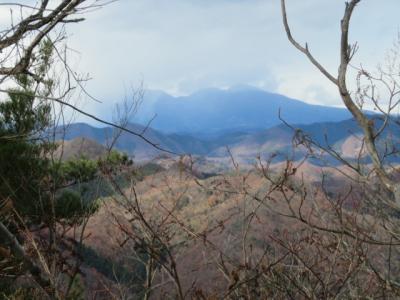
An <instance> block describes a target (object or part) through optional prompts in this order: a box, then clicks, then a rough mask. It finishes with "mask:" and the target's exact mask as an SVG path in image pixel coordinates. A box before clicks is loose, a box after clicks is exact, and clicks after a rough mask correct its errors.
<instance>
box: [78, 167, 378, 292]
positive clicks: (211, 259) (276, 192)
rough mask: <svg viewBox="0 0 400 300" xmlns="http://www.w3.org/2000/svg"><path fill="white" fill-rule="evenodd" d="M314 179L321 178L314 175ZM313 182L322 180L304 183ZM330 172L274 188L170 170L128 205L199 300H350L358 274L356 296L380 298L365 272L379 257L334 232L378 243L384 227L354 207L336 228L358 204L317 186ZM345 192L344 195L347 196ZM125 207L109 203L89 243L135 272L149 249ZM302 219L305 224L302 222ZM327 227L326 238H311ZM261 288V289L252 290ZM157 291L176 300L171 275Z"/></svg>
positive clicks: (91, 226) (303, 173) (302, 171)
mask: <svg viewBox="0 0 400 300" xmlns="http://www.w3.org/2000/svg"><path fill="white" fill-rule="evenodd" d="M288 168H289V170H291V171H290V172H292V173H293V170H294V169H296V171H295V174H293V175H294V176H293V178H292V177H291V176H290V177H291V178H292V179H290V180H291V181H292V183H291V184H290V185H288V184H286V183H285V184H283V186H282V187H279V181H280V178H283V177H284V176H285V175H284V173H285V172H287V171H288ZM285 169H286V171H285ZM317 169H319V172H320V173H318V172H317V173H315V172H316V171H317ZM310 172H311V173H312V174H317V175H316V177H315V178H314V177H309V176H307V174H309V173H310ZM323 172H329V170H327V169H323V168H318V167H316V166H313V165H311V164H308V163H303V164H301V165H300V166H299V167H297V166H295V164H294V165H293V166H287V165H286V166H284V165H282V164H278V165H274V166H273V173H274V174H275V175H274V177H275V179H274V182H275V183H272V182H271V181H270V180H269V179H268V178H266V177H265V176H263V174H262V169H261V168H260V169H258V170H253V171H248V172H243V171H232V172H231V173H230V174H224V175H218V176H213V177H210V178H207V179H199V178H198V177H196V176H193V175H192V174H193V173H192V172H189V173H188V172H187V171H186V170H179V169H175V168H170V169H169V170H166V171H162V172H159V173H156V174H154V175H151V176H148V177H146V178H145V180H143V181H141V182H139V183H137V185H136V187H135V193H136V194H137V202H136V200H134V199H131V200H132V201H133V202H134V203H135V204H134V206H138V207H140V210H141V212H142V214H143V216H144V218H145V219H146V220H147V222H149V224H151V227H152V228H153V229H154V230H157V232H158V235H160V236H162V237H163V241H164V242H165V245H166V246H167V247H169V249H170V250H171V252H172V254H173V257H174V261H175V262H174V263H175V264H176V271H177V274H179V283H180V286H181V289H182V290H183V291H184V292H185V293H189V294H190V295H192V297H200V296H199V295H203V296H204V297H211V298H212V297H217V298H221V297H223V296H224V295H230V294H231V293H233V294H236V295H240V294H242V293H248V294H249V295H253V296H252V297H256V296H257V295H259V296H261V295H270V296H274V297H278V295H283V294H286V293H287V290H289V291H290V293H292V296H295V295H297V296H296V297H297V298H299V299H300V298H307V297H305V296H304V295H303V296H302V293H301V292H300V291H299V290H298V289H299V287H298V286H297V285H298V284H299V285H300V284H301V285H303V286H304V288H305V289H308V288H310V289H311V288H312V289H313V290H312V292H313V293H315V294H316V295H320V296H321V297H327V296H329V295H330V296H332V295H334V294H335V293H337V295H343V296H344V295H349V294H348V293H349V292H350V291H349V290H348V288H349V286H347V283H346V278H347V277H348V276H350V277H351V276H353V275H355V274H356V273H357V274H358V275H357V276H354V278H353V277H351V278H348V279H347V280H350V279H351V280H357V281H358V282H357V286H359V288H360V290H359V291H358V293H360V294H364V293H369V294H373V293H375V289H376V291H378V286H379V280H378V281H377V279H376V278H374V276H372V274H370V273H368V272H367V270H364V269H363V266H362V264H365V261H366V260H368V259H372V258H373V259H374V262H378V261H379V259H377V258H376V255H377V252H376V251H375V248H374V247H371V249H369V250H368V251H367V250H366V249H364V248H363V247H361V248H360V244H359V241H357V239H354V238H353V237H352V236H353V235H354V236H358V235H359V234H361V232H360V233H358V232H354V230H352V231H349V232H348V234H349V235H348V236H347V235H346V234H344V233H343V234H341V239H342V240H337V236H336V234H333V233H330V232H329V230H339V231H340V230H345V229H346V230H347V229H349V228H351V226H350V225H354V223H356V224H359V226H360V228H361V227H363V226H368V230H370V231H371V232H375V233H376V232H378V231H379V230H380V229H379V226H378V227H376V225H374V217H373V216H370V215H368V214H366V213H365V212H364V213H361V211H362V209H361V208H355V207H354V205H353V206H352V209H350V210H346V211H344V210H342V211H341V212H340V213H341V214H342V216H341V217H342V218H344V220H342V221H341V222H342V224H340V223H338V221H339V220H338V219H337V213H338V211H337V209H338V205H340V206H351V205H350V204H349V203H351V201H352V199H353V198H352V197H356V196H357V195H356V194H354V195H350V196H348V197H347V198H346V199H336V200H335V201H337V202H335V203H333V202H332V201H333V199H329V198H328V197H327V195H326V194H325V193H324V191H323V189H321V187H320V185H315V182H313V179H316V178H320V177H319V175H320V174H322V173H323ZM330 172H331V173H333V174H334V176H333V177H331V180H332V181H333V180H342V181H346V180H345V179H344V178H345V177H344V176H343V175H340V174H341V173H340V172H337V171H334V172H332V171H330ZM342 187H343V189H342V192H343V194H344V193H346V189H345V187H344V186H342ZM131 188H132V187H127V188H125V189H124V190H123V193H124V194H125V195H132V192H133V191H132V189H131ZM306 194H307V197H306ZM126 200H127V198H125V197H120V196H116V197H111V198H107V199H104V200H103V206H102V208H101V209H100V211H99V212H98V213H97V214H96V215H95V216H94V217H93V218H91V219H90V221H89V223H88V225H87V234H88V238H87V239H86V241H85V243H86V245H88V246H89V247H91V248H93V249H95V250H96V251H97V252H98V253H100V254H101V255H103V256H105V257H108V258H109V259H111V260H113V261H115V262H116V261H118V264H122V265H124V266H125V267H126V268H127V269H129V270H131V271H132V272H134V271H135V268H133V267H132V264H131V263H130V262H131V259H132V257H133V256H136V255H138V249H139V248H140V246H139V245H138V243H139V241H142V242H143V237H142V238H141V239H137V235H138V234H139V233H138V231H141V230H144V229H143V228H142V229H140V228H141V226H143V224H141V222H140V221H137V220H135V219H136V218H137V216H136V217H135V213H134V212H132V210H134V207H131V204H132V203H130V204H129V203H126V202H125V201H126ZM339 202H341V203H339ZM347 202H349V203H347ZM303 218H304V219H306V220H304V221H301V222H299V219H300V220H301V219H303ZM307 223H310V224H312V226H311V227H310V226H309V225H307ZM327 224H329V225H327ZM326 226H328V227H329V228H328V229H327V230H326V231H325V230H322V231H316V230H315V229H313V228H314V227H320V228H325V227H326ZM99 228H102V230H99ZM360 231H361V229H360ZM344 232H345V231H344ZM338 247H339V248H340V247H345V248H346V251H345V252H344V253H342V252H340V251H338V249H339V248H338ZM335 249H336V250H335ZM360 251H361V252H360ZM365 251H367V252H365ZM335 253H336V254H335ZM165 260H166V261H169V259H168V258H165ZM292 260H299V263H300V265H298V268H299V269H298V270H296V269H293V266H289V265H287V263H288V262H289V261H292ZM378 267H379V265H378ZM286 272H289V273H288V274H286ZM281 276H283V277H281ZM292 276H293V277H292ZM304 276H305V277H304ZM117 281H118V280H117ZM283 283H285V285H286V284H287V285H288V286H287V287H286V289H287V290H286V291H285V292H283V291H280V290H279V289H280V288H283V287H282V286H281V284H283ZM135 284H137V282H127V283H125V284H123V285H119V286H118V288H119V289H122V290H123V291H124V292H123V293H128V294H129V292H128V291H132V287H133V286H135ZM260 284H261V285H263V288H261V289H260V288H255V286H253V285H260ZM353 284H355V283H354V282H353ZM152 285H153V286H155V287H157V288H154V290H152V292H151V295H152V296H153V297H154V298H164V297H171V298H174V296H173V295H175V288H174V280H172V279H171V278H170V277H169V276H168V272H167V271H166V270H165V269H163V268H161V269H160V271H159V272H156V274H155V277H154V281H153V283H152ZM113 288H116V287H115V284H114V286H113ZM252 289H253V290H252ZM301 289H302V288H301ZM121 293H122V292H121ZM281 293H283V294H281ZM200 298H201V297H200ZM211 298H210V299H211Z"/></svg>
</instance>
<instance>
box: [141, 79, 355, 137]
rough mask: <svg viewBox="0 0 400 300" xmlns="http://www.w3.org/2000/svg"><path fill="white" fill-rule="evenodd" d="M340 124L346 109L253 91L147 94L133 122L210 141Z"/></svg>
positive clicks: (154, 92) (246, 89)
mask: <svg viewBox="0 0 400 300" xmlns="http://www.w3.org/2000/svg"><path fill="white" fill-rule="evenodd" d="M279 111H280V113H281V117H282V118H283V119H284V120H285V121H287V122H288V123H291V124H311V123H316V122H338V121H342V120H345V119H349V118H350V117H351V115H350V114H349V112H348V111H347V110H346V109H342V108H335V107H327V106H320V105H310V104H307V103H304V102H301V101H299V100H295V99H291V98H288V97H285V96H283V95H279V94H274V93H269V92H266V91H264V90H260V89H257V88H253V87H247V86H241V87H234V88H231V89H227V90H221V89H204V90H200V91H198V92H196V93H193V94H191V95H189V96H182V97H173V96H171V95H168V94H166V93H164V92H160V91H147V92H146V93H145V97H144V101H143V102H142V104H141V106H140V108H139V111H138V113H137V114H136V115H135V119H134V121H135V122H137V123H140V124H147V123H148V122H149V121H150V120H152V119H153V118H154V117H155V118H154V120H152V121H151V127H152V128H153V129H157V130H161V131H163V132H167V133H189V134H196V135H197V136H198V137H200V138H203V139H204V138H208V137H209V135H213V134H214V135H215V134H220V133H227V132H239V131H241V132H252V131H256V130H260V129H267V128H270V127H273V126H276V125H279V124H282V121H281V120H280V119H279Z"/></svg>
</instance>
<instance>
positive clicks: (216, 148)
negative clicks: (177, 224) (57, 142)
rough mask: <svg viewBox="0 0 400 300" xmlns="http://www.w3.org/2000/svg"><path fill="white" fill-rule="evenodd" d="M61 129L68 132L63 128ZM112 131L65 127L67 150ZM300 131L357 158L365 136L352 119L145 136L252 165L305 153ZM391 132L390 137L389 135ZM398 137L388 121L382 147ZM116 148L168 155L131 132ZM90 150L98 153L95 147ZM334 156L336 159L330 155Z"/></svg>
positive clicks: (142, 156)
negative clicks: (298, 135) (201, 134)
mask: <svg viewBox="0 0 400 300" xmlns="http://www.w3.org/2000/svg"><path fill="white" fill-rule="evenodd" d="M375 124H376V126H377V127H378V126H380V125H381V124H382V123H381V121H379V120H377V121H376V122H375ZM128 128H129V129H131V130H134V131H135V132H143V131H144V130H145V127H143V126H141V125H137V124H129V125H128ZM59 131H60V132H63V130H59ZM113 132H114V131H113V129H112V128H109V127H105V128H96V127H92V126H90V125H87V124H84V123H75V124H71V125H69V127H68V128H66V130H65V134H64V139H66V140H67V141H68V140H73V141H75V142H74V143H70V144H72V145H75V146H74V147H72V146H69V143H66V149H69V148H72V149H77V148H78V147H77V146H76V145H82V142H79V141H81V140H79V138H80V137H84V138H85V139H89V140H93V141H96V142H97V143H98V144H101V145H103V146H107V145H109V144H110V142H111V140H112V136H113ZM296 132H301V134H302V135H307V136H309V137H310V138H312V140H313V141H314V142H315V143H317V144H319V145H321V146H322V147H325V148H328V147H329V148H331V149H334V150H335V151H337V152H338V153H341V154H342V155H343V156H344V157H347V158H355V157H357V155H358V154H359V152H360V150H361V147H362V140H361V138H360V137H361V135H362V131H361V129H360V128H359V127H358V125H357V124H356V122H355V121H354V120H353V119H348V120H344V121H340V122H320V123H313V124H306V125H303V124H300V125H292V127H288V126H287V125H284V124H282V125H279V126H274V127H271V128H268V129H265V130H258V131H253V132H227V133H220V134H214V135H211V136H208V138H207V139H203V138H199V137H198V136H197V135H196V134H176V133H174V134H168V133H162V132H160V131H158V130H154V129H151V128H147V129H146V130H145V131H144V133H143V135H144V136H145V137H146V138H147V139H149V140H150V141H152V142H153V143H154V144H157V145H158V146H160V147H161V148H163V149H165V150H168V151H171V152H173V153H176V154H193V155H197V156H207V157H209V158H215V159H218V160H221V159H225V160H226V158H229V157H230V155H231V154H232V155H233V157H234V158H235V159H237V161H238V162H241V163H245V164H250V163H253V162H254V160H255V159H256V158H257V157H258V156H261V157H263V158H267V157H269V156H271V155H274V156H275V159H276V160H282V159H286V158H288V157H289V158H291V159H298V158H301V157H304V154H305V152H306V150H307V149H306V148H305V146H304V145H303V146H299V147H297V148H296V149H295V151H293V149H294V148H293V145H294V144H296V140H294V139H293V138H294V135H295V133H296ZM389 135H390V138H388V137H389ZM399 137H400V130H399V129H398V128H397V126H391V125H390V123H389V125H388V127H387V129H386V130H385V131H384V132H383V133H382V136H381V138H380V139H379V142H378V148H379V149H380V151H381V153H384V151H390V150H391V148H390V147H391V145H394V144H396V143H397V142H399ZM59 138H61V135H59ZM85 141H86V140H85ZM386 141H391V143H389V144H387V143H386ZM86 144H87V145H89V146H90V147H91V148H92V149H100V150H98V152H101V148H99V147H97V148H96V147H94V146H93V145H92V144H93V143H88V142H86ZM89 146H88V147H89ZM68 147H69V148H68ZM115 148H116V149H118V150H120V151H123V152H126V153H127V154H129V155H131V156H134V157H135V159H136V160H149V159H153V158H155V157H157V156H160V155H161V154H163V152H161V151H159V150H157V149H155V148H154V147H153V146H152V145H150V144H148V143H146V142H145V141H144V140H142V139H140V138H139V137H137V136H134V135H132V134H129V133H122V134H121V135H120V136H119V138H118V140H117V141H116V142H115ZM228 149H229V151H228ZM80 151H82V150H80ZM86 151H87V152H89V153H90V152H93V151H92V150H90V149H88V150H86ZM67 152H68V151H67ZM69 152H73V153H76V151H72V150H70V151H69ZM82 152H84V151H82ZM164 154H165V153H164ZM228 161H229V160H228ZM330 161H332V160H331V159H330Z"/></svg>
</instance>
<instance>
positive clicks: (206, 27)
mask: <svg viewBox="0 0 400 300" xmlns="http://www.w3.org/2000/svg"><path fill="white" fill-rule="evenodd" d="M287 7H288V14H289V22H290V24H291V26H292V28H293V34H294V35H295V36H296V38H297V39H298V40H299V42H302V43H304V42H306V41H307V42H308V43H309V45H310V49H311V50H312V52H313V54H314V55H315V57H317V58H318V59H319V60H320V61H321V62H322V63H323V64H324V65H325V66H326V67H327V68H328V69H329V70H330V72H331V73H332V74H336V72H337V66H338V59H339V55H338V45H339V39H340V35H339V22H340V19H341V17H342V13H343V9H344V1H331V0H303V1H296V0H288V1H287ZM398 9H399V3H398V0H386V1H385V4H384V5H383V4H382V2H380V1H364V2H361V3H360V5H359V6H358V7H357V9H356V12H355V15H354V19H353V21H352V26H351V39H352V40H357V41H358V42H359V45H360V51H359V53H358V56H357V58H356V60H355V61H354V63H356V64H358V63H360V62H364V63H368V65H370V66H372V67H373V66H375V65H376V64H377V63H378V61H379V60H381V59H383V56H384V49H385V48H388V47H390V45H391V42H392V40H393V39H394V37H395V35H396V32H397V29H398V25H399V24H398V21H397V20H398V19H397V16H396V14H397V12H398ZM87 19H88V20H87V21H86V22H84V23H82V24H78V25H73V26H71V27H69V32H70V33H71V37H70V44H71V46H72V48H74V49H76V50H78V51H79V52H80V54H79V59H78V60H79V69H80V70H82V71H85V72H90V74H91V75H92V77H93V80H92V81H91V82H90V83H89V84H88V89H89V90H90V91H91V92H92V93H93V94H94V95H95V96H96V97H98V98H101V99H104V101H105V102H106V104H105V105H106V106H107V105H109V104H110V103H112V102H115V101H118V99H119V98H121V97H122V96H123V94H124V92H123V91H124V87H126V86H129V85H130V84H131V83H133V84H135V83H136V82H138V81H140V80H141V79H143V81H144V84H145V86H146V87H148V88H154V89H162V90H165V91H169V92H172V93H175V94H187V93H191V92H193V91H195V90H198V89H201V88H205V87H227V86H231V85H235V84H239V83H241V84H253V85H258V86H261V87H263V88H265V89H267V90H270V91H272V92H280V93H284V94H286V95H288V96H291V97H294V98H298V99H302V100H304V101H307V102H312V103H320V104H329V105H337V104H340V100H339V97H338V95H337V93H336V91H335V89H334V87H332V86H331V84H330V82H328V81H327V80H326V79H324V78H323V77H322V76H321V75H320V74H319V73H318V72H317V71H315V69H314V68H313V66H311V65H310V63H309V62H308V61H307V60H306V58H305V57H304V56H303V55H302V54H301V53H299V52H298V51H297V50H295V49H294V48H293V47H292V46H291V45H290V44H289V42H288V41H287V39H286V36H285V33H284V31H283V27H282V24H281V16H280V6H279V1H275V0H274V1H272V0H266V1H261V0H246V1H244V0H234V1H232V0H220V1H218V0H168V1H167V0H134V1H133V0H120V1H118V2H116V3H114V4H111V5H109V6H107V7H105V8H104V9H102V10H100V11H97V12H95V13H92V14H89V15H88V16H87ZM107 103H108V104H107ZM94 109H95V108H94ZM102 110H103V109H102Z"/></svg>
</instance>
